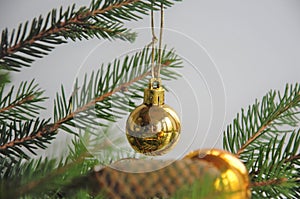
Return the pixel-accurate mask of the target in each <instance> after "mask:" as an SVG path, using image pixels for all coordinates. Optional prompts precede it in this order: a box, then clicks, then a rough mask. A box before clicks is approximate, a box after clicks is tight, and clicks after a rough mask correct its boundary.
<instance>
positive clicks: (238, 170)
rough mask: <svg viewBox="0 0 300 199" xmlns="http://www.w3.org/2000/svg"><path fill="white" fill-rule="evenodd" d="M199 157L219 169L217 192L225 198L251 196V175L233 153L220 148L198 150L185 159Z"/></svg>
mask: <svg viewBox="0 0 300 199" xmlns="http://www.w3.org/2000/svg"><path fill="white" fill-rule="evenodd" d="M187 158H188V159H199V160H201V161H206V162H210V163H212V164H213V165H214V166H215V167H216V168H217V169H218V170H219V171H220V177H219V178H217V179H216V181H215V182H214V187H215V190H216V193H220V194H221V195H222V196H224V198H225V199H241V198H243V199H249V198H251V191H250V188H249V186H250V182H249V175H248V171H247V169H246V167H245V165H244V164H243V163H242V162H241V161H240V160H239V159H238V158H237V157H235V156H234V155H233V154H231V153H229V152H226V151H223V150H218V149H207V150H196V151H192V152H190V153H189V154H187V155H186V156H185V157H184V159H187Z"/></svg>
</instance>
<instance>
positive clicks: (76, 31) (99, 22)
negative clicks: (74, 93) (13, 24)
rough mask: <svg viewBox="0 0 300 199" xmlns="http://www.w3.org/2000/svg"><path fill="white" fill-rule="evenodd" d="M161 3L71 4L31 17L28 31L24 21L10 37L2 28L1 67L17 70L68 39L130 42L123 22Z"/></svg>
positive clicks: (165, 0)
mask: <svg viewBox="0 0 300 199" xmlns="http://www.w3.org/2000/svg"><path fill="white" fill-rule="evenodd" d="M160 1H162V2H163V3H164V5H165V6H168V7H169V6H171V5H172V1H168V0H160ZM160 1H155V2H154V3H153V4H152V3H151V1H142V0H115V1H111V0H97V1H92V3H91V5H90V7H85V6H83V7H81V8H79V9H78V10H76V8H75V4H73V6H70V7H68V8H67V9H66V10H65V11H63V8H62V7H61V8H60V9H59V11H58V10H56V9H53V10H52V11H51V12H49V13H48V15H47V16H46V17H45V18H44V17H42V16H39V17H38V18H34V19H33V20H32V22H31V26H30V28H29V21H27V22H26V23H25V24H24V25H23V24H22V23H21V24H20V25H19V27H18V29H13V30H12V31H11V34H10V35H9V31H8V29H4V30H3V31H2V36H1V39H0V41H1V45H0V68H2V69H5V70H13V71H19V70H20V68H21V67H28V66H30V64H31V63H32V62H33V61H34V60H35V59H36V58H41V57H43V56H45V55H47V54H48V53H49V52H50V51H52V50H53V49H54V47H55V46H56V45H59V44H63V43H66V42H68V39H71V40H74V41H75V40H76V39H79V40H82V39H90V38H93V37H97V38H103V39H122V40H127V41H133V40H134V38H135V33H133V32H131V31H130V30H129V29H127V28H126V27H124V24H123V21H130V20H137V19H140V18H141V15H146V14H147V12H148V11H150V10H151V9H152V8H153V9H158V8H159V2H160ZM173 1H175V0H173ZM28 29H29V30H28Z"/></svg>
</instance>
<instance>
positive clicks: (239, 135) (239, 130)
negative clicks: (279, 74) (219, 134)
mask: <svg viewBox="0 0 300 199" xmlns="http://www.w3.org/2000/svg"><path fill="white" fill-rule="evenodd" d="M277 96H278V97H277ZM276 98H277V99H276ZM276 100H278V102H276ZM299 108H300V86H299V84H295V86H289V85H287V86H286V89H285V92H284V95H283V96H281V95H280V93H279V92H275V91H270V92H269V93H268V94H267V95H266V96H264V97H263V99H262V101H261V103H260V102H258V101H256V103H255V104H254V105H252V106H249V108H248V110H247V111H245V110H244V109H242V113H241V114H238V115H237V117H236V118H235V119H234V121H233V124H232V125H229V126H228V127H227V131H226V132H224V135H225V136H224V139H223V143H224V147H225V149H227V150H229V151H231V152H232V153H235V154H237V156H241V155H242V154H243V153H247V152H249V150H250V151H251V150H255V149H257V148H258V146H259V145H261V144H262V143H264V144H267V143H268V142H269V140H270V138H272V137H274V133H275V134H278V133H280V132H291V131H293V129H284V130H283V131H282V130H280V129H279V128H280V127H285V128H287V127H291V128H293V127H297V125H299V121H300V119H299V116H298V115H299Z"/></svg>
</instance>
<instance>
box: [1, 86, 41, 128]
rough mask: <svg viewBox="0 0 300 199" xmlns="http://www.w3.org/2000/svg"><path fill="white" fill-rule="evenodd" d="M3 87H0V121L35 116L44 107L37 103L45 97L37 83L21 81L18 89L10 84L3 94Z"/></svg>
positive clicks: (25, 118) (26, 118)
mask: <svg viewBox="0 0 300 199" xmlns="http://www.w3.org/2000/svg"><path fill="white" fill-rule="evenodd" d="M4 91H5V87H4V86H3V87H0V121H1V122H5V121H21V120H25V121H26V120H31V119H33V118H35V117H36V116H37V115H38V114H39V112H40V110H43V109H44V107H42V106H41V105H39V103H41V102H43V101H44V100H46V99H47V97H43V93H44V91H43V90H42V89H40V88H39V86H38V84H36V83H35V82H34V80H32V81H31V82H29V83H28V82H21V84H20V85H19V86H18V89H15V87H14V86H12V87H11V88H10V89H9V91H8V92H7V93H6V94H4Z"/></svg>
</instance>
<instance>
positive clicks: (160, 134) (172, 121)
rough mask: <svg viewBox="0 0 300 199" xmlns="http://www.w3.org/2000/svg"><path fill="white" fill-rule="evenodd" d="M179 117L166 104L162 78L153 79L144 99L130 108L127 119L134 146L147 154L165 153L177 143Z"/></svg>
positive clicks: (127, 132)
mask: <svg viewBox="0 0 300 199" xmlns="http://www.w3.org/2000/svg"><path fill="white" fill-rule="evenodd" d="M180 129H181V125H180V120H179V117H178V116H177V114H176V112H175V111H174V110H173V109H172V108H171V107H169V106H168V105H166V104H164V89H163V88H162V87H161V86H160V80H159V79H151V81H150V83H149V87H148V88H146V89H145V92H144V103H143V104H142V105H140V106H138V107H137V108H136V109H135V110H133V111H132V112H131V114H130V115H129V117H128V119H127V122H126V136H127V139H128V141H129V143H130V145H131V147H132V148H133V149H134V150H135V151H137V152H139V153H143V154H145V155H163V154H165V153H167V152H168V151H170V150H171V149H172V148H173V147H174V146H175V145H176V143H177V141H178V138H179V135H180Z"/></svg>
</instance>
